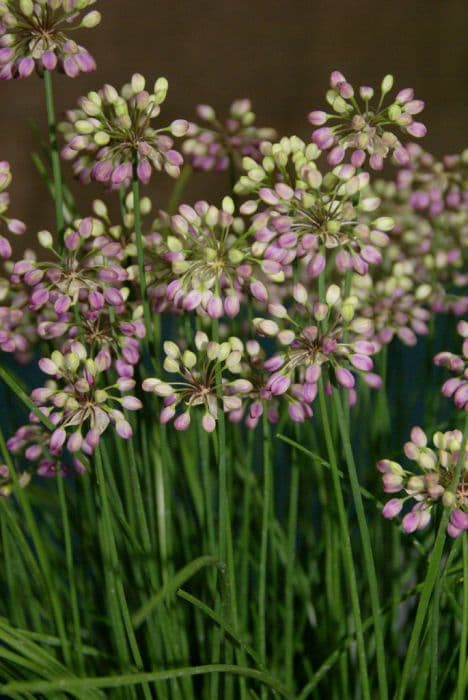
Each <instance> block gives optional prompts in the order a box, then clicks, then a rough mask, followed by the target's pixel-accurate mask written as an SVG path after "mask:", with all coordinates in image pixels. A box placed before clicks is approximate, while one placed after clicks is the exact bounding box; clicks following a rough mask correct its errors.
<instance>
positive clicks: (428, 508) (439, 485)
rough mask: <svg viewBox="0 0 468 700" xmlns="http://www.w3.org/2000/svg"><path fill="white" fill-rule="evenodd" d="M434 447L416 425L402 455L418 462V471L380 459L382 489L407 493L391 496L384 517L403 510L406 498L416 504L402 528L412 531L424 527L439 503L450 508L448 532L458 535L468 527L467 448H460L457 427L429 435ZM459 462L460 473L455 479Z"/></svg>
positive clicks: (405, 518)
mask: <svg viewBox="0 0 468 700" xmlns="http://www.w3.org/2000/svg"><path fill="white" fill-rule="evenodd" d="M432 441H433V445H434V447H433V448H431V447H429V446H428V439H427V436H426V434H425V433H424V431H423V430H422V429H421V428H419V427H414V428H413V429H412V430H411V440H410V441H409V442H407V443H406V444H405V447H404V451H405V455H406V456H407V458H408V459H409V460H411V461H412V462H415V464H416V465H417V472H414V471H409V470H406V469H404V468H403V467H402V466H401V465H400V464H399V463H398V462H394V461H392V460H389V459H382V460H381V461H380V462H378V463H377V469H378V470H379V471H380V472H381V473H382V475H383V476H382V479H383V484H384V491H385V492H386V493H392V494H396V493H399V492H400V491H404V492H405V493H406V496H403V497H396V498H392V499H391V500H390V501H388V502H387V503H386V505H385V506H384V509H383V516H384V517H385V518H393V517H395V516H396V515H398V513H399V512H400V511H401V510H402V508H403V504H404V503H405V502H406V501H407V500H411V499H413V500H414V501H415V504H414V505H413V507H412V509H411V510H410V511H409V512H408V513H407V514H406V515H405V516H404V517H403V521H402V525H403V530H404V531H405V532H415V530H422V529H423V528H425V527H427V525H428V524H429V522H430V520H431V516H432V509H433V506H434V504H435V503H438V502H440V503H442V505H443V506H444V507H445V508H448V509H449V510H450V522H449V525H448V527H447V532H448V534H449V535H450V536H451V537H458V535H460V534H461V533H462V532H463V530H467V529H468V490H467V485H468V451H467V450H466V444H465V446H464V453H463V456H461V455H460V450H461V449H462V443H463V436H462V433H461V431H460V430H449V431H447V432H445V433H442V432H436V433H434V435H433V438H432ZM459 460H462V462H461V477H460V480H459V482H458V483H457V484H456V483H455V478H456V476H457V471H458V466H459V464H460V462H459Z"/></svg>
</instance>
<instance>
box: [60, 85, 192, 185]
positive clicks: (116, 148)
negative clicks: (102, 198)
mask: <svg viewBox="0 0 468 700" xmlns="http://www.w3.org/2000/svg"><path fill="white" fill-rule="evenodd" d="M145 85H146V81H145V78H144V77H143V76H142V75H140V74H139V73H135V74H134V75H133V76H132V78H131V81H130V82H129V83H127V84H126V85H124V86H123V87H122V89H121V90H120V92H119V91H118V90H116V89H115V88H114V87H112V85H104V87H103V88H101V90H99V91H98V92H89V93H88V95H87V96H86V97H81V98H80V99H79V101H78V105H79V106H78V108H77V109H72V110H69V111H68V112H67V113H66V116H67V121H65V122H62V123H61V124H60V125H59V128H60V130H61V131H62V132H63V135H64V137H65V141H66V146H65V147H64V148H63V150H62V156H63V158H65V159H66V160H74V161H75V162H74V164H73V169H74V173H75V175H76V176H77V177H78V178H79V179H80V180H81V181H82V182H84V183H88V182H89V181H90V180H96V181H98V182H103V183H106V184H108V185H109V186H110V187H111V188H113V189H117V188H119V187H120V186H128V184H129V182H130V181H131V179H132V174H133V167H134V165H135V164H136V171H137V175H138V178H139V180H140V181H141V182H143V183H148V182H149V180H150V179H151V175H152V172H153V170H158V171H161V170H164V171H165V172H166V173H167V174H168V175H170V176H171V177H178V175H179V174H180V166H181V165H182V162H183V158H182V156H181V155H180V153H179V152H178V151H176V150H174V148H173V145H174V142H173V139H172V138H171V136H183V135H184V134H185V133H186V132H187V129H188V122H186V121H185V120H184V119H176V120H174V121H173V122H172V123H171V124H169V125H168V126H164V127H161V128H159V129H155V128H153V126H152V121H153V119H156V117H158V116H159V113H160V111H161V107H160V105H161V104H162V103H163V102H164V100H165V99H166V94H167V90H168V82H167V80H166V78H158V80H156V82H155V84H154V87H153V91H152V92H150V91H149V90H147V89H146V88H145Z"/></svg>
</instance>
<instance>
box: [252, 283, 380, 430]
mask: <svg viewBox="0 0 468 700" xmlns="http://www.w3.org/2000/svg"><path fill="white" fill-rule="evenodd" d="M293 294H294V299H295V301H296V304H297V307H296V309H295V311H292V310H291V311H290V312H288V310H287V309H286V308H285V307H283V306H282V305H272V304H270V305H269V311H270V313H272V314H274V315H275V316H276V317H277V318H278V320H281V323H282V327H281V328H280V325H279V323H277V322H276V321H274V320H272V319H266V318H255V319H254V320H253V323H254V326H255V329H256V331H257V333H259V334H260V335H262V336H265V337H276V338H277V339H278V341H279V343H280V344H281V345H283V346H284V347H285V349H284V350H281V351H280V352H278V353H277V354H276V355H274V356H273V357H271V358H269V359H268V360H267V361H266V362H265V368H266V369H267V370H268V371H269V372H270V373H271V374H270V377H269V379H268V381H267V384H266V389H267V390H268V391H269V392H270V394H271V395H272V396H285V398H286V400H287V401H288V403H289V408H288V410H289V414H290V416H291V418H292V419H293V420H295V421H299V422H303V421H304V419H305V418H306V417H308V415H310V404H311V403H312V402H313V401H314V399H315V398H316V396H317V391H318V381H319V378H320V377H321V375H322V374H324V370H325V371H326V373H325V379H326V380H328V379H330V381H331V382H332V384H333V385H335V386H341V387H343V388H345V389H346V390H348V391H350V392H353V391H354V386H355V378H354V375H353V372H359V373H360V374H362V377H363V379H364V380H365V381H366V382H367V383H368V384H369V385H370V386H372V387H374V388H379V387H380V386H381V379H380V377H379V376H378V375H376V374H374V373H373V372H372V371H371V370H372V368H373V362H372V359H371V357H370V356H371V355H372V354H373V353H374V352H375V347H374V345H373V343H371V342H369V341H367V340H365V339H364V334H365V333H366V331H367V330H368V328H369V325H370V324H369V321H367V320H366V319H364V318H362V317H359V316H356V315H355V309H356V305H357V302H358V300H357V298H356V297H348V298H345V299H343V298H342V294H341V290H340V288H339V287H338V286H337V285H335V284H332V285H330V286H329V287H328V289H327V290H326V295H325V299H324V301H323V302H321V301H318V300H317V301H315V300H314V299H313V298H312V299H311V298H310V297H309V295H308V293H307V290H306V288H305V287H304V286H303V285H302V284H300V283H297V284H295V285H294V291H293ZM330 389H331V386H330ZM351 398H352V400H354V394H351Z"/></svg>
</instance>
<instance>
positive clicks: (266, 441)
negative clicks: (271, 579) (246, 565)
mask: <svg viewBox="0 0 468 700" xmlns="http://www.w3.org/2000/svg"><path fill="white" fill-rule="evenodd" d="M262 431H263V509H262V532H261V541H260V571H259V580H258V653H259V655H260V659H261V660H262V663H263V664H265V661H266V582H267V564H268V534H269V524H270V523H269V521H270V512H271V506H272V504H271V481H272V473H271V458H270V434H269V433H270V430H269V426H268V416H267V412H266V406H264V410H263V416H262Z"/></svg>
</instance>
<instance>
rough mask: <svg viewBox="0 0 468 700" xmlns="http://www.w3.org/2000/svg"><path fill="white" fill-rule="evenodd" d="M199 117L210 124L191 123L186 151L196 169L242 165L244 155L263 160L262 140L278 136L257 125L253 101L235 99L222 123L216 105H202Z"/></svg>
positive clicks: (269, 139)
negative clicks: (217, 114) (216, 111)
mask: <svg viewBox="0 0 468 700" xmlns="http://www.w3.org/2000/svg"><path fill="white" fill-rule="evenodd" d="M197 116H198V117H199V118H200V119H202V120H203V121H204V122H206V124H207V126H199V125H197V124H193V123H191V124H190V128H189V131H188V134H187V138H186V139H185V141H184V144H183V146H182V151H183V153H184V154H185V155H186V156H187V157H188V161H189V163H190V164H191V165H192V167H193V168H195V169H196V170H218V171H220V170H227V168H228V167H229V163H230V161H233V163H235V164H236V165H237V166H240V163H241V159H242V157H243V156H249V157H250V158H253V159H254V160H260V159H261V154H260V143H261V142H262V141H266V140H268V141H271V140H272V139H274V138H276V132H275V130H274V129H270V128H265V127H264V128H260V127H257V126H255V124H254V122H255V114H254V113H253V112H252V106H251V103H250V100H247V99H243V100H235V101H234V102H233V103H232V105H231V106H230V108H229V117H228V119H227V120H226V121H225V122H221V121H220V120H219V119H218V117H217V116H216V113H215V111H214V109H213V108H212V107H210V106H209V105H198V106H197Z"/></svg>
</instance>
